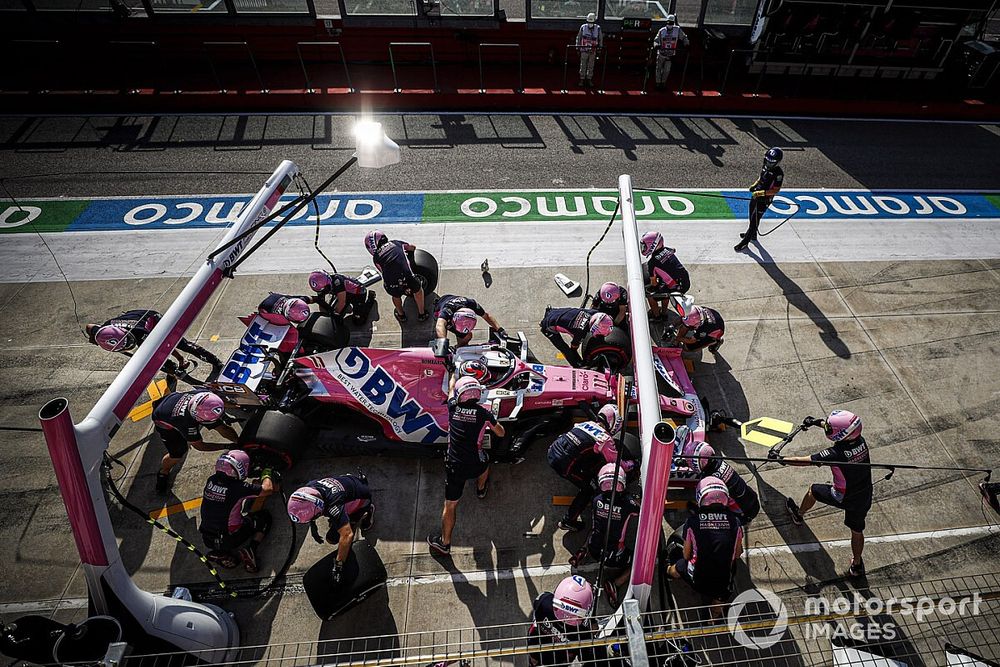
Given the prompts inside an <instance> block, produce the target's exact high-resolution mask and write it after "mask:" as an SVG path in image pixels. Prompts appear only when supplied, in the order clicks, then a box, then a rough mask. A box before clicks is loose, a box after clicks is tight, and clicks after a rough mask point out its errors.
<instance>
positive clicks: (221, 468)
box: [215, 449, 250, 482]
mask: <svg viewBox="0 0 1000 667" xmlns="http://www.w3.org/2000/svg"><path fill="white" fill-rule="evenodd" d="M215 472H221V473H225V474H226V475H229V476H230V477H232V478H233V479H238V480H240V481H241V482H242V481H243V480H245V479H246V478H247V475H248V474H249V473H250V455H249V454H247V453H246V452H244V451H243V450H242V449H230V450H229V451H228V452H225V453H224V454H221V455H220V456H219V458H218V459H216V461H215Z"/></svg>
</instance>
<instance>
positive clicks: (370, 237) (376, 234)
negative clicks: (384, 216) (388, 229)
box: [365, 229, 389, 255]
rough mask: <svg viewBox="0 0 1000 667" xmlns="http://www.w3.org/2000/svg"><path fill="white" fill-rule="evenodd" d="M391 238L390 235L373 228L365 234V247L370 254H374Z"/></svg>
mask: <svg viewBox="0 0 1000 667" xmlns="http://www.w3.org/2000/svg"><path fill="white" fill-rule="evenodd" d="M388 240H389V237H388V236H386V235H385V233H384V232H381V231H379V230H377V229H373V230H372V231H370V232H368V233H367V234H366V235H365V248H366V249H367V250H368V252H369V254H372V255H374V254H375V253H376V252H378V249H379V248H381V247H382V245H383V244H385V242H386V241H388Z"/></svg>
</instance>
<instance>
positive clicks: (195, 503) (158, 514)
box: [149, 498, 201, 519]
mask: <svg viewBox="0 0 1000 667" xmlns="http://www.w3.org/2000/svg"><path fill="white" fill-rule="evenodd" d="M198 507H201V498H192V499H191V500H185V501H184V502H182V503H177V504H176V505H167V506H166V507H161V508H160V509H158V510H153V511H152V512H150V513H149V518H150V519H162V518H163V517H165V516H169V515H171V514H176V513H177V512H187V511H188V510H193V509H195V508H198Z"/></svg>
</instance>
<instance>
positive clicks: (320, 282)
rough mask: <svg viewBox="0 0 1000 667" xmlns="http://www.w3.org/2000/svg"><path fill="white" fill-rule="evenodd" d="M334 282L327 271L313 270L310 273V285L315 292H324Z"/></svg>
mask: <svg viewBox="0 0 1000 667" xmlns="http://www.w3.org/2000/svg"><path fill="white" fill-rule="evenodd" d="M332 284H333V280H331V279H330V274H329V273H327V272H326V271H313V272H312V273H310V274H309V287H310V288H311V289H312V291H314V292H324V291H326V290H328V289H330V285H332Z"/></svg>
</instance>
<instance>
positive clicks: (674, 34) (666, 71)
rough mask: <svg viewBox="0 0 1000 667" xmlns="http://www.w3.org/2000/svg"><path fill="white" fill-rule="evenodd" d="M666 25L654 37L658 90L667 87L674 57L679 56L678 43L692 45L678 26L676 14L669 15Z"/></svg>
mask: <svg viewBox="0 0 1000 667" xmlns="http://www.w3.org/2000/svg"><path fill="white" fill-rule="evenodd" d="M666 23H667V24H666V25H665V26H663V27H662V28H660V29H659V30H658V31H657V32H656V36H655V37H653V52H654V53H655V54H656V89H657V90H664V89H665V88H666V87H667V79H668V78H669V77H670V68H671V66H672V65H673V60H674V56H676V55H677V43H678V42H683V44H684V46H688V45H689V44H690V43H691V40H689V39H688V36H687V35H686V34H684V31H683V30H681V27H680V26H679V25H677V17H676V16H675V15H674V14H667V18H666Z"/></svg>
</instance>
